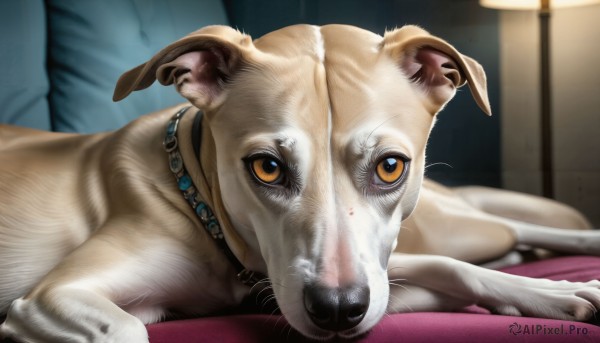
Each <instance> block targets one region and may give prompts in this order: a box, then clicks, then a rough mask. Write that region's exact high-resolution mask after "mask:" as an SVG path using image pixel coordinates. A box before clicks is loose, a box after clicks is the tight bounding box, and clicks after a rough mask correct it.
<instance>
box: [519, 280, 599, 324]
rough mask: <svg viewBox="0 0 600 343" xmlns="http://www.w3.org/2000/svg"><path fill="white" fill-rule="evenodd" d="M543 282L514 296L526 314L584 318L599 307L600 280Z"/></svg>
mask: <svg viewBox="0 0 600 343" xmlns="http://www.w3.org/2000/svg"><path fill="white" fill-rule="evenodd" d="M535 281H541V282H540V284H539V286H538V287H535V286H534V287H531V288H529V287H527V288H526V289H525V290H524V292H523V293H522V296H521V295H516V296H515V300H516V301H515V303H514V305H515V307H516V308H517V309H518V310H519V311H520V312H521V313H522V314H523V315H526V316H534V317H544V318H552V319H562V320H574V321H585V320H588V319H590V318H591V317H592V316H593V315H594V314H595V313H596V312H597V311H598V309H600V281H598V280H594V281H589V282H568V281H550V280H535Z"/></svg>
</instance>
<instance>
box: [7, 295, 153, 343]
mask: <svg viewBox="0 0 600 343" xmlns="http://www.w3.org/2000/svg"><path fill="white" fill-rule="evenodd" d="M2 335H4V336H5V337H10V338H13V339H15V340H18V341H20V342H27V343H30V342H31V343H37V342H40V343H42V342H44V343H47V342H81V343H88V342H94V343H100V342H102V343H118V342H132V343H144V342H148V334H147V332H146V328H145V327H144V324H143V323H142V322H141V321H140V320H139V319H137V318H136V317H134V316H132V315H130V314H128V313H126V312H125V311H123V310H121V309H120V308H119V307H118V306H117V305H115V304H113V303H112V302H111V301H109V300H108V299H106V298H105V297H103V296H102V295H100V294H97V293H95V292H92V291H88V290H85V289H79V288H76V287H71V286H62V287H55V288H54V287H53V288H50V289H48V290H46V291H44V292H42V293H39V294H37V295H36V296H34V297H30V298H21V299H17V300H15V301H14V302H13V303H12V305H11V307H10V310H9V312H8V315H7V318H6V321H5V322H4V323H3V324H2V326H1V327H0V337H1V336H2Z"/></svg>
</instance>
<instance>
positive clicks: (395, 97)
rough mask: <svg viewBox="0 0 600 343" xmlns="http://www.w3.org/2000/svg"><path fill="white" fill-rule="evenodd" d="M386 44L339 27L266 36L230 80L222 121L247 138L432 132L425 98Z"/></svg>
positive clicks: (376, 37)
mask: <svg viewBox="0 0 600 343" xmlns="http://www.w3.org/2000/svg"><path fill="white" fill-rule="evenodd" d="M381 41H382V37H381V36H379V35H376V34H374V33H371V32H369V31H365V30H362V29H358V28H355V27H350V26H341V25H332V26H324V27H315V26H307V25H304V26H292V27H289V28H286V29H283V30H279V31H275V32H272V33H270V34H268V35H266V36H264V37H261V38H260V39H258V40H256V41H255V46H256V48H257V50H258V51H259V53H257V56H256V57H255V59H254V60H253V61H252V63H250V64H249V66H248V67H247V68H245V69H244V71H243V72H242V73H240V74H239V75H238V76H237V77H236V78H235V80H233V82H232V84H231V88H230V91H229V93H228V97H229V99H228V101H227V102H225V104H224V106H223V109H222V112H223V115H224V116H227V118H223V119H224V122H229V123H232V122H233V123H236V127H237V128H238V129H239V130H240V134H242V135H243V134H244V133H251V132H257V131H260V132H268V131H277V130H281V129H282V128H286V127H293V128H295V129H300V130H303V131H305V132H307V133H309V134H310V135H311V136H325V135H331V134H332V133H333V134H334V135H336V134H337V135H338V136H339V135H350V136H352V135H356V134H360V131H365V132H367V131H369V132H370V131H373V130H374V129H376V128H377V127H379V126H385V127H388V128H389V127H397V128H399V129H401V128H404V127H407V126H412V127H414V126H415V125H417V126H419V127H420V129H419V131H422V130H428V128H429V125H430V122H431V116H430V115H429V114H428V113H427V112H425V113H421V112H423V111H424V110H423V107H422V106H421V105H420V103H419V96H416V95H415V94H414V90H413V89H412V88H411V87H410V85H409V83H408V81H407V80H406V78H405V77H404V75H403V74H402V71H401V69H400V68H399V67H398V64H397V63H396V62H395V61H393V60H392V59H391V58H390V57H388V56H386V55H384V54H382V53H381V51H380V45H381ZM414 112H416V113H414ZM420 136H422V133H421V134H420ZM420 136H419V137H420Z"/></svg>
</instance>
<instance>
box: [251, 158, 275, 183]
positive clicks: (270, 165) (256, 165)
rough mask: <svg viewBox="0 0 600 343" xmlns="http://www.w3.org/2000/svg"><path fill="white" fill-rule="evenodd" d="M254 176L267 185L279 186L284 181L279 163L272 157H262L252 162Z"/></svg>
mask: <svg viewBox="0 0 600 343" xmlns="http://www.w3.org/2000/svg"><path fill="white" fill-rule="evenodd" d="M250 166H251V168H252V172H253V173H254V176H255V177H256V178H257V179H258V180H259V181H262V182H264V183H267V184H277V183H279V182H281V180H282V171H281V166H280V165H279V162H278V161H277V160H275V159H273V158H270V157H260V158H257V159H255V160H253V161H252V162H250Z"/></svg>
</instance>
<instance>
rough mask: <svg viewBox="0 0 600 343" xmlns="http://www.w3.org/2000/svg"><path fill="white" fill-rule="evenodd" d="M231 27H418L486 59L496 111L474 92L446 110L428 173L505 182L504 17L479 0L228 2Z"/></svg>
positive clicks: (455, 181) (459, 180) (450, 179)
mask: <svg viewBox="0 0 600 343" xmlns="http://www.w3.org/2000/svg"><path fill="white" fill-rule="evenodd" d="M225 4H226V8H227V10H228V15H229V19H230V22H231V24H232V25H233V26H234V27H237V28H238V29H240V30H243V31H244V32H246V33H248V34H250V35H252V36H253V37H254V38H257V37H260V36H261V35H263V34H265V33H267V32H269V31H272V30H275V29H277V28H280V27H284V26H288V25H292V24H297V23H309V24H316V25H323V24H332V23H340V24H352V25H356V26H360V27H362V28H365V29H368V30H371V31H373V32H376V33H379V34H383V32H384V31H385V29H386V28H388V29H391V28H394V27H397V26H402V25H404V24H417V25H420V26H422V27H423V28H425V29H427V30H428V31H429V32H431V33H433V34H435V35H437V36H440V37H442V38H444V39H446V40H447V41H449V42H450V43H452V44H453V45H454V46H455V47H456V48H457V49H458V50H459V51H460V52H462V53H463V54H465V55H468V56H471V57H473V58H475V59H476V60H477V61H479V63H481V64H482V65H483V66H484V68H485V70H486V73H487V76H488V82H489V83H488V88H489V92H490V94H489V95H490V101H491V104H492V111H493V112H494V116H492V117H491V118H490V117H487V116H486V115H485V114H483V112H481V111H480V110H479V108H478V107H477V105H476V104H475V102H474V101H473V100H472V98H471V95H470V93H469V91H468V89H467V88H466V87H465V88H462V89H461V90H459V92H458V94H457V96H456V97H455V98H454V100H453V101H452V102H451V103H450V104H449V105H448V106H447V107H446V109H445V110H444V111H443V112H442V113H440V115H439V120H438V123H437V125H436V127H435V128H434V130H433V132H432V136H431V139H430V141H429V145H428V150H427V156H428V159H427V161H428V162H427V163H428V164H429V165H431V166H430V167H429V168H428V169H427V172H426V175H427V176H428V177H431V178H433V179H436V180H438V181H441V182H443V183H445V184H449V185H459V184H482V185H489V186H500V179H501V178H500V170H501V169H500V122H499V118H498V116H499V113H500V109H499V108H498V106H499V88H500V87H499V71H498V68H499V41H498V16H497V13H496V12H495V11H491V10H487V9H484V8H482V7H480V6H479V5H478V1H477V0H377V1H372V0H371V1H368V0H328V1H323V0H321V1H319V0H287V1H269V0H225Z"/></svg>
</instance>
